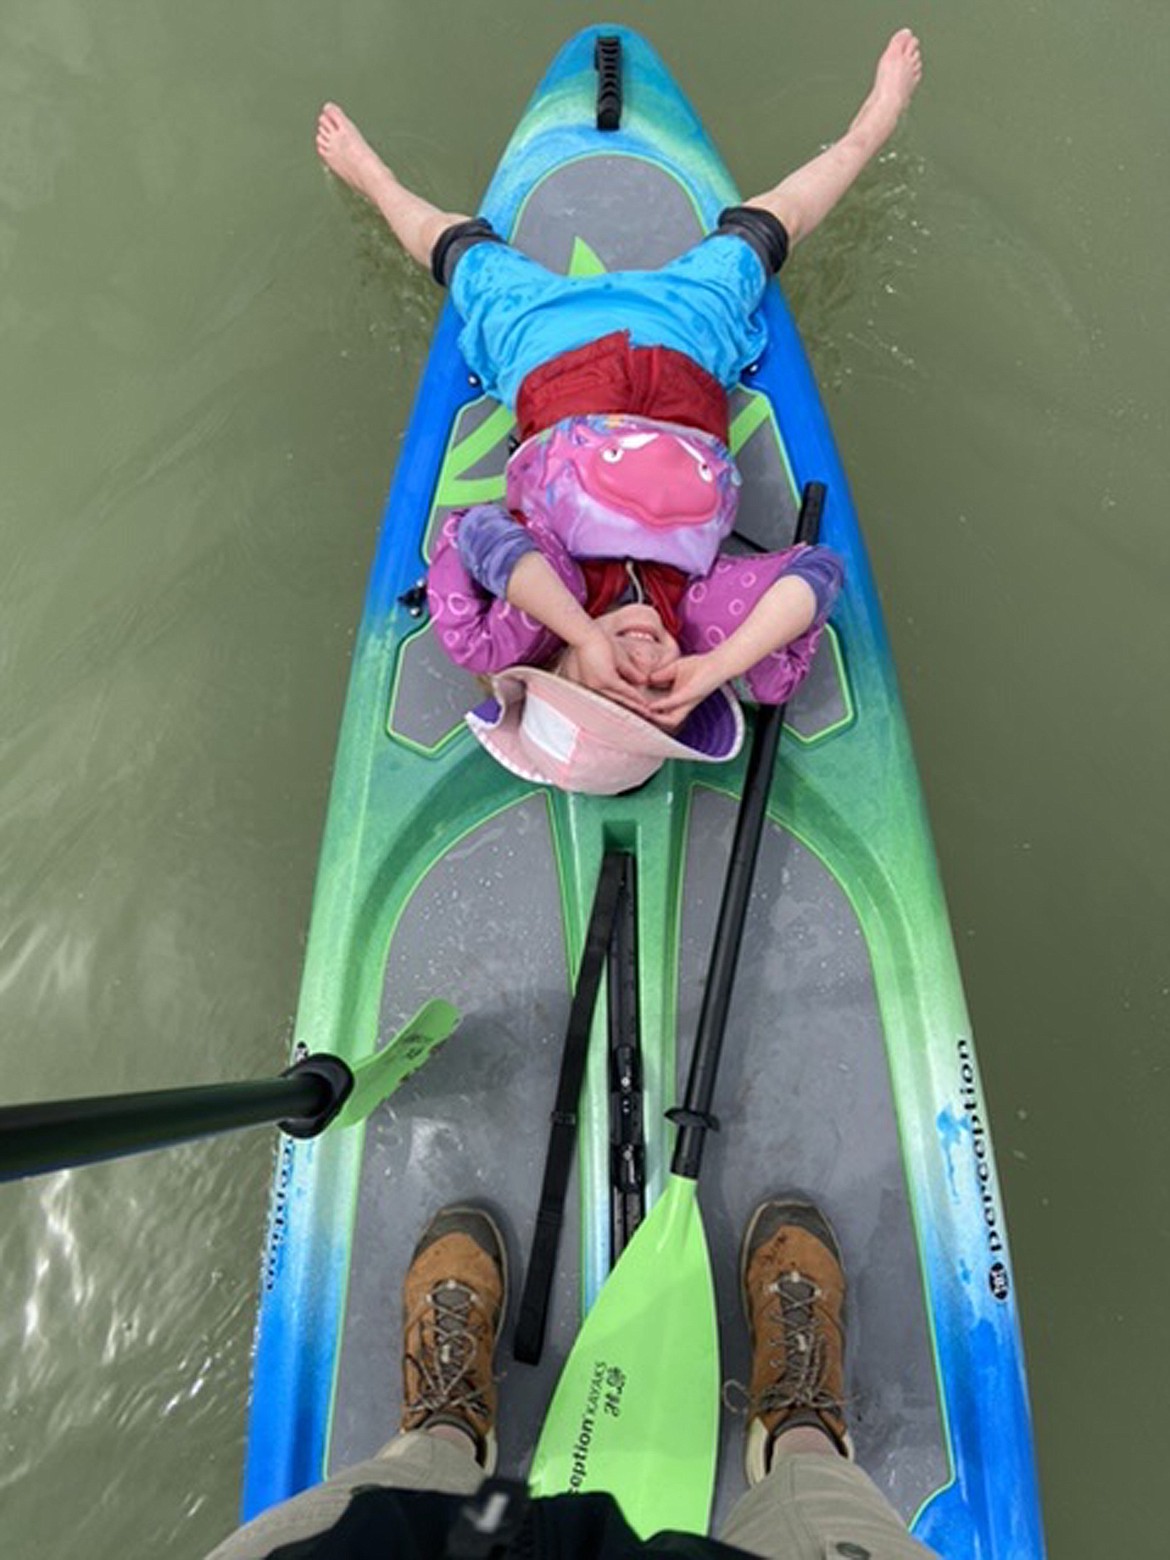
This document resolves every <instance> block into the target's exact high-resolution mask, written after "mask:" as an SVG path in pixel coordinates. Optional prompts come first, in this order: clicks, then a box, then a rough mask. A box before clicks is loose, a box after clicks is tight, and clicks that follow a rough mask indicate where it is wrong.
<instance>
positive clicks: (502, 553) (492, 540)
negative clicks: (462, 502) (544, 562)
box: [457, 504, 537, 596]
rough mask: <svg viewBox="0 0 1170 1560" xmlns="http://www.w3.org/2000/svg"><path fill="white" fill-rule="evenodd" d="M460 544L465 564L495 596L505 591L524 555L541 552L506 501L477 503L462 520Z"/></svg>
mask: <svg viewBox="0 0 1170 1560" xmlns="http://www.w3.org/2000/svg"><path fill="white" fill-rule="evenodd" d="M457 545H458V547H459V556H460V558H461V559H462V560H463V567H464V568H465V569H466V570H467V572H468V574H470V575H471V577H472V579H473V580H474V581H475V582H476V584H477V585H482V587H483V588H484V590H486V591H488V592H490V594H491V595H493V596H502V595H503V594H504V593H505V591H506V590H507V588H508V581H509V579H510V578H511V577H512V570H513V569H514V568H515V567H516V565H517V563H518V562H519V561H520V559H521V558H522V557H523V556H524V554H525V553H527V552H536V551H537V544H536V541H535V539H534V538H533V536H532V534H531V533H530V532H529V531H528V529H527V528H526V527H525V526H522V525H521V524H520V522H519V521H518V520H514V519H513V518H512V516H511V515H510V514H509V513H508V511H507V510H506V509H505V508H504V507H503V505H502V504H473V505H472V507H471V508H470V509H468V510H467V511H466V512H465V514H464V515H463V518H462V519H461V520H460V522H459V533H458V542H457Z"/></svg>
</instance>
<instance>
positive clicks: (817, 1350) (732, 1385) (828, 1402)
mask: <svg viewBox="0 0 1170 1560" xmlns="http://www.w3.org/2000/svg"><path fill="white" fill-rule="evenodd" d="M765 1293H766V1294H767V1295H768V1297H769V1299H768V1301H767V1304H766V1306H765V1307H764V1309H763V1311H762V1314H761V1316H760V1318H759V1322H758V1327H759V1331H760V1334H761V1340H762V1344H763V1347H764V1348H765V1349H766V1350H767V1359H768V1365H769V1368H770V1369H771V1370H774V1371H776V1372H778V1374H777V1376H776V1377H775V1379H774V1380H771V1381H769V1382H768V1383H767V1384H766V1385H765V1386H764V1387H763V1388H762V1390H761V1391H760V1392H759V1393H757V1394H756V1395H755V1396H754V1397H753V1396H752V1394H751V1392H750V1391H749V1390H748V1389H747V1388H746V1387H745V1386H744V1385H743V1383H742V1382H740V1381H729V1382H728V1383H727V1384H726V1385H725V1386H724V1388H723V1401H724V1404H725V1405H726V1407H728V1408H729V1409H731V1410H732V1411H733V1412H739V1413H746V1414H747V1415H748V1416H749V1417H751V1416H755V1415H756V1414H762V1415H767V1414H775V1413H781V1412H783V1411H784V1410H786V1409H792V1408H805V1409H814V1410H816V1409H829V1410H831V1411H833V1412H834V1413H840V1412H841V1411H842V1409H843V1407H844V1404H843V1402H842V1400H841V1399H840V1398H837V1397H834V1395H833V1394H832V1393H831V1392H830V1391H828V1389H827V1388H826V1386H825V1370H826V1366H827V1363H828V1350H827V1347H826V1338H825V1329H826V1328H827V1327H829V1326H831V1325H832V1323H831V1322H830V1320H829V1319H828V1318H827V1317H824V1318H818V1315H817V1302H818V1301H819V1300H820V1299H822V1298H823V1291H822V1290H821V1289H820V1288H818V1286H817V1285H816V1284H814V1283H813V1281H812V1280H811V1279H809V1278H805V1277H804V1275H803V1274H802V1273H799V1272H795V1271H794V1272H791V1273H783V1274H781V1275H780V1277H779V1278H777V1279H776V1280H775V1281H774V1282H773V1283H771V1284H769V1285H768V1286H767V1289H766V1290H765Z"/></svg>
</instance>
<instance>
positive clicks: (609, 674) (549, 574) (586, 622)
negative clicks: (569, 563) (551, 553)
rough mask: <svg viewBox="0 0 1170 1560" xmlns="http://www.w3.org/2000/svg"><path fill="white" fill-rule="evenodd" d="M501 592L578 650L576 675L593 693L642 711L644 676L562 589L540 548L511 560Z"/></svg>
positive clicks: (644, 707)
mask: <svg viewBox="0 0 1170 1560" xmlns="http://www.w3.org/2000/svg"><path fill="white" fill-rule="evenodd" d="M504 594H505V596H506V598H507V600H508V601H509V602H510V603H511V605H512V606H514V607H518V608H519V609H520V611H521V612H526V613H527V614H528V616H529V617H530V618H535V619H536V621H537V622H538V623H543V624H544V626H545V628H547V629H549V630H551V632H552V633H554V634H555V635H556V636H557V638H558V639H563V640H564V642H565V644H566V645H569V646H571V647H572V648H573V649H574V650H576V652H577V668H578V673H579V680H580V681H581V682H582V683H584V685H585V687H587V688H592V689H593V690H594V692H595V693H604V694H606V695H608V697H609V698H611V699H617V700H618V701H619V702H620V703H622V704H626V705H628V706H629V707H630V708H631V709H635V710H637V711H638V712H639V713H641V714H645V713H646V712H647V710H648V705H647V702H646V699H645V697H644V696H643V694H642V692H641V690H640V688H639V687H638V684H643V683H645V680H646V679H645V678H644V677H643V676H642V675H641V674H640V673H639V672H638V671H637V669H636V667H634V666H633V664H632V663H631V662H629V661H628V660H627V659H626V658H625V657H624V656H623V654H622V650H621V647H620V646H615V645H614V644H613V642H612V640H610V639H609V638H608V637H607V635H605V634H604V633H603V632H602V631H601V629H600V628H598V626H597V624H596V623H595V622H594V620H593V619H592V618H591V617H590V616H589V614H588V613H587V612H586V611H585V608H584V607H583V606H582V605H581V603H580V602H579V601H577V600H576V598H575V597H574V596H573V595H572V594H571V593H570V592H569V591H568V590H567V589H566V587H565V586H564V585H563V584H562V582H561V581H560V579H558V577H557V575H556V572H555V570H554V569H553V567H552V565H551V564H550V563H549V561H548V559H547V558H545V557H544V556H543V555H542V554H541V553H539V552H526V553H525V554H524V555H523V557H522V558H520V559H519V561H518V562H517V563H516V564H514V565H513V568H512V572H511V574H510V575H509V577H508V584H507V589H506V591H505V593H504Z"/></svg>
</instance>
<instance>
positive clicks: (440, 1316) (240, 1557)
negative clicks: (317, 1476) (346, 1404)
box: [207, 1207, 507, 1560]
mask: <svg viewBox="0 0 1170 1560" xmlns="http://www.w3.org/2000/svg"><path fill="white" fill-rule="evenodd" d="M506 1302H507V1269H506V1260H505V1255H504V1247H503V1242H502V1240H501V1238H500V1234H499V1231H498V1230H497V1229H496V1226H495V1224H494V1223H493V1221H492V1220H491V1219H490V1218H489V1217H488V1216H487V1214H485V1213H483V1212H482V1211H481V1210H479V1209H475V1208H457V1207H456V1208H444V1209H443V1210H442V1211H441V1212H440V1213H438V1214H437V1215H436V1216H435V1218H433V1219H432V1220H431V1222H430V1224H428V1225H427V1228H426V1229H425V1230H424V1231H423V1234H422V1237H421V1238H420V1240H419V1243H418V1245H417V1246H416V1247H415V1250H414V1255H413V1257H412V1258H411V1263H410V1267H409V1269H408V1271H407V1275H406V1282H405V1285H404V1287H403V1311H404V1326H403V1358H402V1368H403V1407H402V1427H401V1432H400V1434H398V1435H397V1436H395V1438H394V1439H393V1440H392V1441H391V1442H389V1444H388V1445H386V1446H384V1447H383V1448H382V1450H381V1451H380V1452H379V1453H378V1454H377V1456H376V1457H371V1458H369V1459H368V1460H367V1461H366V1462H363V1463H359V1464H358V1465H357V1466H356V1467H353V1468H346V1469H345V1470H343V1471H342V1472H341V1473H338V1474H335V1475H334V1476H333V1477H332V1478H331V1479H327V1480H326V1481H325V1482H324V1483H323V1484H319V1485H317V1486H315V1487H314V1488H313V1489H310V1490H305V1491H304V1492H303V1493H302V1494H300V1495H297V1496H295V1497H294V1498H293V1499H292V1500H288V1501H285V1502H283V1503H282V1504H281V1505H279V1506H274V1507H273V1508H272V1509H271V1510H270V1511H266V1512H263V1513H262V1514H261V1515H260V1516H259V1517H256V1518H255V1519H254V1520H253V1521H252V1522H249V1523H248V1524H247V1525H246V1526H245V1527H243V1528H241V1529H240V1530H239V1531H238V1532H236V1533H233V1534H232V1536H231V1537H230V1538H228V1539H226V1540H225V1541H224V1543H222V1544H220V1546H219V1547H218V1548H217V1549H216V1550H214V1551H213V1552H212V1554H211V1555H209V1556H208V1557H207V1560H261V1557H262V1556H266V1555H267V1554H268V1553H269V1552H270V1551H271V1550H272V1549H273V1548H274V1547H276V1546H277V1545H279V1544H288V1543H292V1542H293V1541H294V1540H297V1539H302V1538H308V1537H310V1536H312V1535H314V1534H317V1533H323V1532H326V1531H327V1530H328V1529H329V1528H330V1527H332V1526H333V1524H334V1523H335V1522H336V1521H337V1519H338V1518H339V1517H340V1516H341V1515H342V1513H343V1512H344V1511H345V1509H346V1507H347V1506H348V1505H349V1501H350V1497H351V1496H352V1494H353V1492H354V1490H355V1489H358V1488H360V1487H361V1486H362V1485H368V1484H381V1485H385V1486H387V1487H389V1488H392V1489H410V1490H430V1491H434V1492H436V1493H440V1494H449V1495H470V1494H472V1493H473V1492H474V1491H475V1490H476V1489H478V1488H479V1484H480V1481H481V1480H482V1479H483V1477H484V1475H485V1473H491V1472H492V1471H493V1470H494V1468H495V1460H496V1436H495V1417H496V1388H495V1382H494V1380H493V1377H492V1354H493V1352H494V1349H495V1345H496V1341H497V1339H498V1338H499V1334H500V1327H501V1325H502V1323H503V1317H504V1310H505V1307H506Z"/></svg>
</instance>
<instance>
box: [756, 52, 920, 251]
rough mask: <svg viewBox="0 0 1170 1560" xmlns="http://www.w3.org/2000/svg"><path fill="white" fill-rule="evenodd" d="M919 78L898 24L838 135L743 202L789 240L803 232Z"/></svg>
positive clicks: (889, 127)
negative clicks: (767, 216) (772, 220)
mask: <svg viewBox="0 0 1170 1560" xmlns="http://www.w3.org/2000/svg"><path fill="white" fill-rule="evenodd" d="M921 79H922V53H921V50H920V48H919V43H918V39H917V38H916V37H915V36H914V34H913V33H912V32H911V31H910V29H909V27H903V28H902V30H901V31H900V32H896V33H895V34H894V36H893V37H892V38H891V39H890V41H889V43H888V44H887V45H886V47H885V50H884V51H883V53H882V57H881V59H880V60H879V61H878V65H877V73H876V75H875V76H874V83H873V87H872V88H871V90H870V93H869V96H868V97H867V98H866V100H865V102H864V103H863V104H862V105H861V107H860V108H859V109H858V111H857V113H856V115H855V116H854V119H853V123H852V124H851V125H850V126H849V128H848V130H846V132H845V134H844V135H843V136H842V137H841V139H840V140H839V141H837V142H836V143H835V144H834V145H833V146H830V147H829V148H828V150H827V151H824V152H822V153H821V154H820V156H819V157H814V158H813V160H812V161H811V162H809V163H806V164H805V165H804V167H803V168H798V169H797V170H796V172H795V173H790V174H789V175H788V177H787V178H786V179H782V180H781V181H780V183H779V184H777V185H776V186H775V187H774V188H773V189H770V190H765V191H764V193H763V194H762V195H754V196H753V197H752V199H751V200H750V201H748V205H749V206H762V207H763V208H764V210H765V211H770V212H771V213H772V215H773V216H774V217H777V218H779V220H780V221H781V222H782V223H783V225H784V229H785V231H786V232H787V234H788V242H789V245H790V246H791V245H792V244H795V243H796V242H797V241H798V240H799V239H802V238H805V237H806V236H807V235H808V234H809V233H811V232H812V230H813V229H814V228H815V227H816V226H817V225H818V223H820V222H822V221H823V220H824V218H825V217H827V216H828V214H829V212H830V211H831V210H832V209H833V207H834V206H835V205H836V204H837V202H838V201H839V200H840V199H841V197H842V195H844V193H845V191H846V190H847V189H848V188H849V186H850V185H851V184H852V183H853V181H854V180H855V179H856V178H857V175H858V174H859V173H860V172H861V170H862V169H863V168H864V167H865V165H866V163H868V162H869V161H870V159H871V158H872V157H874V156H875V155H876V154H877V152H879V151H880V150H881V148H882V147H883V146H884V145H885V144H886V142H887V141H888V140H889V138H890V136H891V135H892V134H893V133H894V127H895V125H896V124H897V123H898V120H899V118H900V117H901V114H902V111H903V109H904V108H905V107H906V105H907V103H909V101H910V99H911V97H912V96H913V93H914V89H915V88H916V87H917V85H918V83H919V81H920V80H921Z"/></svg>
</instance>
